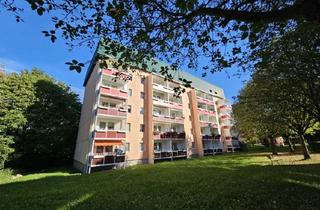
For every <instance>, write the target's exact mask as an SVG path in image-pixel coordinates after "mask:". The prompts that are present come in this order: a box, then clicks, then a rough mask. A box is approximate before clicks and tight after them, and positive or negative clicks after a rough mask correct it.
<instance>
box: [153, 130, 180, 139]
mask: <svg viewBox="0 0 320 210" xmlns="http://www.w3.org/2000/svg"><path fill="white" fill-rule="evenodd" d="M185 138H186V134H185V133H184V132H182V133H177V132H157V131H154V132H153V139H185Z"/></svg>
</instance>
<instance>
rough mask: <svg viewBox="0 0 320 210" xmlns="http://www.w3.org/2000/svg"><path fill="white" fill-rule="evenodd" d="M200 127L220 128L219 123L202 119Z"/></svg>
mask: <svg viewBox="0 0 320 210" xmlns="http://www.w3.org/2000/svg"><path fill="white" fill-rule="evenodd" d="M200 127H211V128H218V124H217V123H215V122H208V121H201V120H200Z"/></svg>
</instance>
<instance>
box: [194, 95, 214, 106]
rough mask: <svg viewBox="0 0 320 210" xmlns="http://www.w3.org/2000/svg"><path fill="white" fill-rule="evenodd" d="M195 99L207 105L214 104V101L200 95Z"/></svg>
mask: <svg viewBox="0 0 320 210" xmlns="http://www.w3.org/2000/svg"><path fill="white" fill-rule="evenodd" d="M197 99H198V102H202V103H205V104H209V105H214V104H215V103H214V101H211V100H209V99H206V98H202V97H199V96H197Z"/></svg>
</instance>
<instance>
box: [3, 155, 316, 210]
mask: <svg viewBox="0 0 320 210" xmlns="http://www.w3.org/2000/svg"><path fill="white" fill-rule="evenodd" d="M207 159H209V158H204V159H203V160H201V161H193V160H191V161H178V162H171V163H164V164H162V163H161V164H159V165H157V166H152V165H142V166H138V167H130V168H127V169H125V170H113V171H107V172H97V173H94V174H91V175H77V174H72V175H68V176H65V175H61V176H57V175H56V176H47V177H43V178H39V179H36V180H35V179H34V180H26V181H22V182H13V183H7V184H2V185H0V192H1V197H0V201H1V202H0V209H7V208H14V209H39V208H40V209H47V208H50V209H69V208H75V209H89V208H91V209H92V208H94V209H98V208H100V209H290V210H292V209H316V208H317V207H318V201H319V199H320V188H319V187H318V186H319V185H320V179H319V176H320V170H319V169H320V164H313V165H294V166H284V165H280V166H270V165H266V166H259V165H249V166H237V165H236V164H234V163H231V162H230V163H227V165H226V166H222V165H213V166H211V165H208V161H210V160H207ZM202 161H207V166H208V167H204V165H203V164H202V163H201V162H202ZM186 162H187V164H186ZM199 162H200V164H199ZM209 163H210V162H209ZM228 167H229V168H232V170H230V169H228ZM310 174H311V175H312V176H310Z"/></svg>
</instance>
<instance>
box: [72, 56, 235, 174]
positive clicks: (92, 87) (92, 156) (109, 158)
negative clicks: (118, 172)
mask: <svg viewBox="0 0 320 210" xmlns="http://www.w3.org/2000/svg"><path fill="white" fill-rule="evenodd" d="M98 52H99V51H97V53H96V54H95V55H94V58H93V59H92V62H91V65H90V67H89V69H88V72H87V75H86V78H85V82H84V86H85V94H84V101H83V106H82V110H81V119H80V125H79V132H78V139H77V144H76V149H75V155H74V166H75V167H76V168H77V169H79V170H80V171H82V172H84V173H90V172H93V171H96V170H100V169H107V168H120V167H124V166H127V165H132V164H139V163H155V162H158V161H162V160H176V159H182V158H191V157H195V156H203V155H214V154H217V153H222V152H227V151H232V150H233V149H234V146H233V138H234V136H235V134H234V132H233V120H232V116H231V106H230V105H229V104H228V103H227V100H226V99H225V96H224V92H223V90H222V89H221V88H219V87H217V86H215V85H212V84H210V83H208V82H206V81H203V80H201V79H199V78H197V77H194V76H192V75H190V74H187V73H185V72H179V75H178V73H176V74H173V75H174V81H173V82H169V81H166V80H164V78H163V77H162V76H161V75H160V74H159V73H157V72H156V71H155V72H154V71H153V72H152V73H150V72H149V71H143V70H140V69H131V70H128V71H126V72H125V73H124V72H121V71H118V70H117V69H114V68H112V67H109V68H100V65H99V62H100V61H101V60H99V53H98ZM179 77H183V78H185V79H187V80H191V81H192V88H186V89H185V92H184V93H182V94H181V95H180V96H179V97H176V96H174V88H175V87H179V86H180V85H181V84H180V83H179V82H178V81H179V80H178V78H179ZM119 78H120V79H119Z"/></svg>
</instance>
